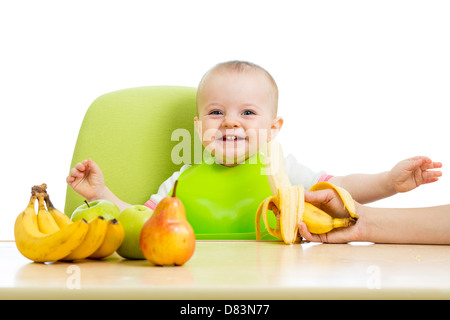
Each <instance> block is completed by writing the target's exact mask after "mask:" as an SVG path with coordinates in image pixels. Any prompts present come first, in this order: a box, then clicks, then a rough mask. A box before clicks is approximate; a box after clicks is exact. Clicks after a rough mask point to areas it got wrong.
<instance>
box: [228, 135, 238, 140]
mask: <svg viewBox="0 0 450 320" xmlns="http://www.w3.org/2000/svg"><path fill="white" fill-rule="evenodd" d="M234 139H236V137H235V136H227V140H230V141H231V140H234Z"/></svg>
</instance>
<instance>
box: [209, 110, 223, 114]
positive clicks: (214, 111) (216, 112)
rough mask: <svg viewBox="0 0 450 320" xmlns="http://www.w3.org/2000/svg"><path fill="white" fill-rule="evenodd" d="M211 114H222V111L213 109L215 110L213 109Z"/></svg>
mask: <svg viewBox="0 0 450 320" xmlns="http://www.w3.org/2000/svg"><path fill="white" fill-rule="evenodd" d="M209 114H212V115H221V114H222V112H221V111H219V110H213V111H211V112H210V113H209Z"/></svg>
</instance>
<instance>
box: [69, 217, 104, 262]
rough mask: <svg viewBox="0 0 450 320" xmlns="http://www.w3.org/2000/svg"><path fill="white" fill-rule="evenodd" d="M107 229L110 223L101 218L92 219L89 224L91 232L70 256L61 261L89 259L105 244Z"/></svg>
mask: <svg viewBox="0 0 450 320" xmlns="http://www.w3.org/2000/svg"><path fill="white" fill-rule="evenodd" d="M74 223H76V222H74ZM72 224H73V223H72ZM107 227H108V221H107V220H105V219H104V218H103V217H101V216H99V217H96V218H94V219H92V220H91V221H90V222H89V231H88V232H87V234H86V237H85V238H84V240H83V242H82V243H81V244H80V245H79V246H78V247H77V248H76V249H75V250H73V251H72V252H71V253H70V254H69V255H67V256H66V257H64V258H62V259H61V260H64V261H73V260H79V259H85V258H87V257H89V256H90V255H91V254H93V253H94V252H95V251H97V249H98V248H99V247H100V245H101V244H102V243H103V240H104V239H105V235H106V229H107Z"/></svg>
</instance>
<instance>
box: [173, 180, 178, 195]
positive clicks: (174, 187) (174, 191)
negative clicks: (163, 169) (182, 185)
mask: <svg viewBox="0 0 450 320" xmlns="http://www.w3.org/2000/svg"><path fill="white" fill-rule="evenodd" d="M177 184H178V180H176V181H175V184H174V185H173V192H172V198H175V194H176V191H177Z"/></svg>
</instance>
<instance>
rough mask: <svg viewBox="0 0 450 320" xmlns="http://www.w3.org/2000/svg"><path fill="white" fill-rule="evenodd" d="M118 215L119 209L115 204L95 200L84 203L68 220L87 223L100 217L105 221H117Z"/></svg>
mask: <svg viewBox="0 0 450 320" xmlns="http://www.w3.org/2000/svg"><path fill="white" fill-rule="evenodd" d="M119 214H120V209H119V207H118V206H116V204H115V203H113V202H111V201H108V200H95V201H92V202H89V203H87V202H86V203H84V204H82V205H81V206H79V207H78V208H76V209H75V211H74V212H73V213H72V216H71V217H70V219H71V220H72V221H78V220H81V219H84V220H86V221H87V222H89V221H91V220H92V219H94V218H96V217H98V216H102V217H103V218H104V219H105V220H111V219H117V217H118V216H119Z"/></svg>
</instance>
